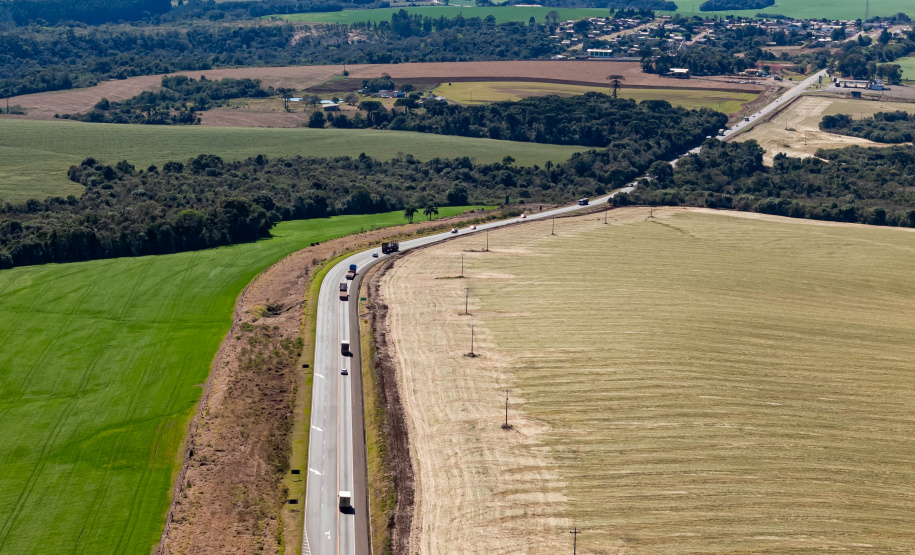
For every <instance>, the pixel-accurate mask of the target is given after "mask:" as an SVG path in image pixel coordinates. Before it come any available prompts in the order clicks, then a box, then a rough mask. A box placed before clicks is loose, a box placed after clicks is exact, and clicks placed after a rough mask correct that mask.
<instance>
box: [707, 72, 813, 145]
mask: <svg viewBox="0 0 915 555" xmlns="http://www.w3.org/2000/svg"><path fill="white" fill-rule="evenodd" d="M825 76H826V70H825V69H824V70H821V71H818V72H817V73H814V74H813V75H811V76H810V77H808V78H806V79H804V80H803V81H801V82H800V83H798V84H797V85H795V86H794V87H791V88H790V89H788V90H787V91H785V92H784V93H783V94H782V95H781V96H780V97H778V98H776V99H775V101H773V102H770V103H769V104H767V105H766V106H765V107H763V108H762V109H761V110H759V111H758V112H756V113H755V114H753V115H751V116H750V121H741V122H737V123H736V124H734V127H732V128H730V129H728V130H726V131H725V132H724V135H722V136H719V138H720V139H722V140H724V139H727V138H728V137H730V136H732V135H736V134H737V133H742V132H743V131H746V130H747V129H749V128H750V127H752V126H753V125H754V124H755V123H756V122H757V121H759V120H761V119H765V118H766V116H768V115H769V114H771V113H772V112H775V111H777V110H780V109H781V107H782V106H786V105H788V104H789V103H790V102H791V101H792V100H794V99H795V98H797V97H799V96H800V95H801V94H803V93H804V91H805V90H806V89H807V87H809V86H810V85H813V84H814V83H816V82H817V81H818V80H819V78H820V77H825Z"/></svg>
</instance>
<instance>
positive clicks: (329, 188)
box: [0, 151, 651, 268]
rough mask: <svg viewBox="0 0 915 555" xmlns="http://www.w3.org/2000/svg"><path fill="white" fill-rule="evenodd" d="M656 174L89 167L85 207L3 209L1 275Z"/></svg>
mask: <svg viewBox="0 0 915 555" xmlns="http://www.w3.org/2000/svg"><path fill="white" fill-rule="evenodd" d="M633 163H636V164H638V165H639V166H633V165H632V164H633ZM650 163H651V161H650V160H648V159H642V160H629V159H624V157H623V156H620V155H619V154H618V153H617V154H616V155H614V154H607V152H594V151H592V152H589V153H583V154H577V155H575V156H573V157H572V158H571V159H570V160H568V161H567V162H564V163H561V164H553V163H547V164H546V167H544V168H539V167H536V166H535V167H532V168H530V167H517V166H515V165H514V160H512V159H510V158H507V159H506V160H504V161H503V162H501V163H495V164H483V165H478V164H474V163H473V162H472V161H471V160H469V159H467V158H458V159H454V160H440V159H434V160H430V161H428V162H419V161H417V160H415V159H414V158H413V157H412V156H409V155H406V156H402V157H400V158H396V159H393V160H390V161H388V162H382V161H378V160H374V159H372V158H369V157H367V156H365V155H361V156H359V157H358V158H349V157H343V158H333V159H316V158H302V157H295V158H288V159H277V160H269V159H268V158H266V157H264V156H257V157H254V158H250V159H247V160H244V161H240V162H225V161H223V160H222V159H220V158H219V157H217V156H212V155H201V156H198V157H196V158H193V159H191V160H188V161H187V162H186V163H180V162H169V163H167V164H165V165H164V166H162V167H161V168H159V167H156V166H150V167H148V168H146V169H145V170H143V169H141V170H137V169H136V168H134V167H133V166H132V165H131V164H129V163H127V162H126V161H122V162H120V163H118V164H116V165H114V166H112V165H107V164H104V163H101V162H100V161H97V160H95V159H91V158H89V159H86V160H85V161H84V162H83V163H82V164H80V165H79V166H73V167H71V168H70V170H69V172H68V175H69V177H70V179H71V180H73V181H75V182H78V183H80V184H82V185H83V186H84V187H85V192H84V193H83V194H82V195H81V196H80V197H79V198H77V197H75V196H69V197H67V198H60V197H51V198H47V199H45V200H43V201H39V200H29V201H27V202H24V203H22V204H16V205H13V204H9V203H4V204H0V268H9V267H12V266H22V265H29V264H42V263H47V262H71V261H79V260H90V259H97V258H110V257H117V256H138V255H144V254H161V253H172V252H180V251H186V250H195V249H203V248H209V247H213V246H218V245H226V244H231V243H237V242H240V241H250V240H254V239H257V238H260V237H265V236H267V235H268V234H269V230H270V228H271V227H272V226H273V225H274V224H275V223H276V222H279V221H282V220H294V219H308V218H321V217H327V216H332V215H336V214H368V213H377V212H387V211H391V210H403V209H405V208H408V207H410V206H413V207H426V208H430V212H431V214H434V212H432V211H431V209H432V208H435V207H438V206H443V205H446V204H451V205H467V204H469V203H487V204H498V203H500V202H502V201H503V200H506V201H508V200H509V199H512V198H514V199H517V200H518V201H520V202H522V203H524V202H556V201H562V200H567V199H571V198H578V197H581V196H585V195H593V194H600V193H603V192H605V191H607V190H610V189H612V188H615V187H618V186H620V185H621V184H622V183H623V182H625V180H626V179H631V178H632V177H633V176H634V175H637V173H638V172H639V171H640V169H639V167H640V166H644V167H645V168H647V167H648V164H650ZM431 214H429V215H431Z"/></svg>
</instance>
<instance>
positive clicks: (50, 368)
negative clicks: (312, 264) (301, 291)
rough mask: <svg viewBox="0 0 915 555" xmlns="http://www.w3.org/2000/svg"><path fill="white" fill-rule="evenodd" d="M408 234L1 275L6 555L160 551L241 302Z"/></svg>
mask: <svg viewBox="0 0 915 555" xmlns="http://www.w3.org/2000/svg"><path fill="white" fill-rule="evenodd" d="M461 211H462V209H443V210H442V215H443V216H445V215H450V214H452V213H458V212H461ZM400 223H403V217H402V215H401V214H400V213H389V214H379V215H369V216H345V217H338V218H331V219H325V220H310V221H298V222H286V223H282V224H280V225H279V226H277V228H276V229H275V230H274V237H273V238H271V239H268V240H264V241H260V242H257V243H250V244H245V245H235V246H231V247H225V248H220V249H213V250H208V251H199V252H190V253H181V254H175V255H168V256H158V257H142V258H122V259H115V260H101V261H92V262H83V263H74V264H65V265H46V266H35V267H25V268H17V269H13V270H5V271H3V272H0V314H3V318H0V343H2V345H3V349H0V399H2V401H0V419H2V421H3V423H4V425H3V426H2V427H0V553H17V554H19V553H23V554H27V553H36V554H37V553H60V552H65V551H66V552H72V553H112V552H119V553H142V554H146V553H148V552H149V549H150V547H151V546H152V545H154V544H155V543H156V542H157V541H158V539H159V534H160V532H161V527H162V524H163V523H164V518H165V512H166V510H167V508H168V502H169V500H168V494H169V491H170V485H171V481H172V478H173V473H174V471H175V469H176V468H177V467H178V466H179V465H180V461H178V460H176V459H177V456H178V449H179V446H180V444H181V441H182V439H183V434H184V432H185V428H186V424H187V421H188V418H189V417H190V416H191V415H192V414H193V410H194V407H195V404H196V402H197V400H198V399H199V397H200V393H201V386H202V384H203V382H204V381H205V380H206V377H207V374H208V371H209V365H210V362H211V360H212V358H213V354H214V353H215V352H216V350H217V348H218V346H219V344H220V341H221V340H222V338H223V336H224V334H225V333H226V331H227V330H228V329H229V325H230V323H231V315H232V309H233V306H234V303H235V300H236V297H237V295H238V293H239V292H240V291H241V290H242V289H243V288H244V286H245V285H246V284H247V283H248V282H249V281H250V280H251V279H252V278H253V277H254V276H255V275H256V274H257V273H259V272H260V271H262V270H263V269H264V268H265V267H267V266H269V265H270V264H272V263H273V262H275V261H276V260H278V259H279V258H281V257H282V256H284V255H286V254H288V253H289V252H292V251H294V250H297V249H299V248H302V247H304V246H307V245H308V244H309V243H311V242H314V241H325V240H328V239H331V238H334V237H340V236H343V235H348V234H351V233H355V232H358V231H360V230H361V229H363V228H364V229H369V228H372V227H384V226H391V225H396V224H400Z"/></svg>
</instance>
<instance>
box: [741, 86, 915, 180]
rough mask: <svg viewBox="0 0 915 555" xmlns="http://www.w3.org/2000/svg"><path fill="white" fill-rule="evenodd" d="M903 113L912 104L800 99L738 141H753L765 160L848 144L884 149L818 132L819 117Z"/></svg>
mask: <svg viewBox="0 0 915 555" xmlns="http://www.w3.org/2000/svg"><path fill="white" fill-rule="evenodd" d="M893 110H903V111H907V112H915V104H910V103H905V102H875V101H872V100H852V99H847V98H832V97H829V96H804V97H801V98H799V99H798V100H796V101H795V102H794V104H792V105H791V106H789V107H788V109H787V110H785V111H784V112H782V113H781V114H779V115H778V116H776V117H775V118H773V119H772V120H770V121H768V122H766V123H762V124H759V125H757V126H755V127H753V129H750V130H749V131H747V132H746V133H742V134H741V135H740V138H741V139H740V140H743V141H748V140H750V139H753V140H755V141H756V142H758V143H759V144H760V146H762V147H763V148H764V149H766V154H765V161H766V163H767V164H771V163H772V158H774V157H775V155H776V154H778V153H779V152H784V153H785V154H787V155H788V156H797V157H801V158H804V157H807V156H813V155H814V153H816V151H817V149H820V148H842V147H846V146H851V145H862V146H886V145H881V144H880V143H875V142H873V141H868V140H867V139H859V138H858V137H846V136H842V135H835V134H833V133H826V132H824V131H820V128H819V125H820V120H822V119H823V116H828V115H835V114H851V115H852V116H854V117H855V119H860V118H862V117H871V116H873V115H874V113H876V112H890V111H893Z"/></svg>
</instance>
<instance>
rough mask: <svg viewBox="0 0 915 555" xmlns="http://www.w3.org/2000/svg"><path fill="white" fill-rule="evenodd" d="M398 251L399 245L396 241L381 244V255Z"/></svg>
mask: <svg viewBox="0 0 915 555" xmlns="http://www.w3.org/2000/svg"><path fill="white" fill-rule="evenodd" d="M399 250H400V243H398V242H397V241H391V242H390V243H382V244H381V253H382V254H391V253H392V252H397V251H399Z"/></svg>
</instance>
